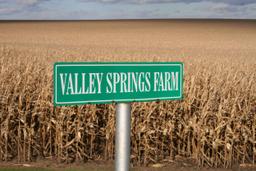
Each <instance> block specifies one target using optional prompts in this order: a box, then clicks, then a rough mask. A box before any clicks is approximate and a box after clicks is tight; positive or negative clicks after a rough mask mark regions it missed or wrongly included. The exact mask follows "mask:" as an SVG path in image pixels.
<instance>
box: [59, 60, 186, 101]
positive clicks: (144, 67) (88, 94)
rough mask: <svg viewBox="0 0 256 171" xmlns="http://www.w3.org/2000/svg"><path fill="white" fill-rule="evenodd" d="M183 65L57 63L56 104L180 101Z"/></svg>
mask: <svg viewBox="0 0 256 171" xmlns="http://www.w3.org/2000/svg"><path fill="white" fill-rule="evenodd" d="M182 82H183V64H182V63H171V62H169V63H56V64H55V66H54V86H55V88H54V91H55V92H54V102H55V104H56V105H65V104H66V105H69V104H70V105H73V104H86V103H87V104H90V103H112V102H132V101H152V100H168V99H181V98H182Z"/></svg>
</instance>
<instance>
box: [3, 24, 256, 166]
mask: <svg viewBox="0 0 256 171" xmlns="http://www.w3.org/2000/svg"><path fill="white" fill-rule="evenodd" d="M0 28H1V25H0ZM254 38H255V37H254ZM253 40H256V39H253ZM254 43H255V42H254ZM17 44H18V43H17ZM0 45H1V47H0V161H2V162H7V161H17V162H30V161H32V162H36V161H37V160H38V159H49V160H56V161H58V162H59V163H72V162H87V161H90V160H104V161H107V160H114V146H115V141H114V140H115V104H110V105H82V106H72V107H70V106H69V107H54V106H53V78H52V76H53V63H54V62H55V61H92V60H93V61H95V60H96V61H104V60H105V61H113V60H114V61H119V59H118V58H117V56H118V55H120V54H117V55H114V57H113V56H111V55H110V54H108V53H107V52H108V47H106V48H105V49H103V50H102V51H101V52H98V53H99V54H94V55H91V56H90V55H87V56H88V58H86V59H84V58H81V57H77V58H75V57H72V58H71V57H68V56H69V54H66V55H63V57H61V58H58V59H57V58H53V57H52V54H53V53H54V52H49V51H47V52H46V51H43V50H42V51H41V50H40V49H39V50H38V49H37V50H38V51H36V52H35V53H34V54H32V52H29V51H28V50H24V49H23V50H20V49H18V48H17V46H18V45H17V46H16V45H12V46H10V45H8V43H7V42H2V43H1V44H0ZM138 46H140V45H138ZM248 46H249V45H248ZM89 48H90V47H88V49H87V50H88V51H89ZM248 49H249V50H250V48H249V47H248ZM104 50H105V52H104ZM111 50H113V48H112V49H111ZM124 50H126V52H127V53H128V51H129V50H127V49H126V48H125V49H124ZM63 51H64V50H63ZM92 51H93V52H95V50H92ZM113 51H114V50H113ZM146 51H147V49H144V51H143V52H142V53H144V55H146ZM39 52H40V53H39ZM60 52H62V51H60ZM249 52H250V56H251V55H252V56H251V57H248V58H247V59H246V60H245V57H243V55H241V56H239V53H238V54H237V55H238V56H237V57H232V58H228V57H225V58H222V57H216V58H213V57H209V58H208V59H207V57H206V59H205V58H203V57H199V58H195V59H194V58H193V59H191V58H189V57H180V58H179V59H178V60H179V61H182V62H184V66H185V68H184V71H185V75H184V91H183V94H184V99H183V100H180V101H156V102H145V103H144V102H143V103H142V102H141V103H132V118H131V162H132V163H133V164H134V165H148V164H152V163H159V162H168V161H172V160H176V159H177V158H180V157H181V158H189V159H193V161H195V163H196V164H197V165H199V166H210V167H227V168H229V167H231V166H232V165H233V164H236V163H250V164H255V162H256V49H255V47H254V49H252V50H251V51H249ZM249 52H248V53H249ZM66 53H69V51H67V52H66ZM88 53H92V52H91V51H89V52H88ZM113 53H114V52H113ZM159 53H160V52H159ZM104 54H106V56H107V57H106V58H104V57H102V58H100V57H99V58H95V56H97V55H99V56H104ZM58 55H59V56H60V55H61V53H59V54H58ZM73 55H74V54H73ZM129 55H130V56H132V54H129ZM203 55H204V54H203ZM203 55H202V56H203ZM253 55H254V56H253ZM78 56H79V55H78ZM80 56H82V55H80ZM85 56H86V55H85ZM133 56H134V57H133V58H129V57H127V56H126V57H125V55H124V59H122V60H127V61H145V60H147V61H172V60H173V59H172V58H168V57H163V58H158V57H156V56H157V54H153V56H151V57H150V58H148V59H145V58H143V55H141V54H138V53H134V55H133Z"/></svg>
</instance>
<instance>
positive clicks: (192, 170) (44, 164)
mask: <svg viewBox="0 0 256 171" xmlns="http://www.w3.org/2000/svg"><path fill="white" fill-rule="evenodd" d="M20 170H22V171H32V170H38V171H60V170H65V171H82V170H83V171H112V170H114V161H112V162H104V161H90V162H87V163H73V164H56V163H53V162H52V161H47V160H42V161H39V162H36V163H35V162H34V163H13V162H9V163H3V162H2V163H0V171H20ZM130 170H131V171H255V170H256V166H255V165H254V166H253V165H243V164H242V165H234V166H233V167H232V168H229V169H226V168H208V167H197V166H196V165H195V164H193V163H185V162H180V163H179V162H173V163H161V164H160V163H159V164H152V165H149V166H147V167H133V166H131V169H130Z"/></svg>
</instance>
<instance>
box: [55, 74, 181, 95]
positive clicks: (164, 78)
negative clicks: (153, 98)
mask: <svg viewBox="0 0 256 171" xmlns="http://www.w3.org/2000/svg"><path fill="white" fill-rule="evenodd" d="M178 78H179V73H178V72H154V73H153V76H152V75H151V73H150V72H127V73H124V72H120V73H115V72H114V73H106V74H105V73H88V74H87V73H60V80H61V90H62V95H79V94H100V93H107V94H109V93H134V92H150V91H151V88H153V91H154V92H157V91H175V90H176V91H177V90H178ZM151 79H153V82H154V84H153V87H151V84H150V82H152V81H151ZM102 82H107V86H102ZM117 91H118V92H117Z"/></svg>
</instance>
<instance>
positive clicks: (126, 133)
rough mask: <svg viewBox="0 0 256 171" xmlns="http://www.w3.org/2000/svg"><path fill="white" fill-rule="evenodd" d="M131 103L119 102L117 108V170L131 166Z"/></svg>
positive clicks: (127, 169) (126, 169) (124, 170)
mask: <svg viewBox="0 0 256 171" xmlns="http://www.w3.org/2000/svg"><path fill="white" fill-rule="evenodd" d="M130 130H131V104H130V103H118V104H117V109H116V137H115V138H116V139H115V170H116V171H129V168H130Z"/></svg>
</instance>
